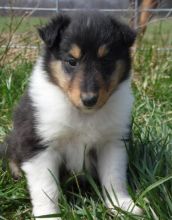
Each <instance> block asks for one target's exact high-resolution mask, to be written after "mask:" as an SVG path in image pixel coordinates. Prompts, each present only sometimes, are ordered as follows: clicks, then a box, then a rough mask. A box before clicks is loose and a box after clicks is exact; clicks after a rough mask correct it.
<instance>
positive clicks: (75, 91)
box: [68, 74, 82, 107]
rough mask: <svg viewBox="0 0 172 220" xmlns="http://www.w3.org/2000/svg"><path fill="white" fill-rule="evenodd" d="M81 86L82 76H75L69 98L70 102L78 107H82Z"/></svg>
mask: <svg viewBox="0 0 172 220" xmlns="http://www.w3.org/2000/svg"><path fill="white" fill-rule="evenodd" d="M80 84H81V76H80V75H79V74H78V75H76V76H75V78H74V80H73V81H72V83H71V85H70V88H69V90H68V96H69V98H70V100H71V101H72V102H73V104H74V105H76V106H77V107H81V105H82V103H81V98H80V97H81V91H80Z"/></svg>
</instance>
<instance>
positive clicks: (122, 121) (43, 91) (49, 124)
mask: <svg viewBox="0 0 172 220" xmlns="http://www.w3.org/2000/svg"><path fill="white" fill-rule="evenodd" d="M29 94H30V96H31V99H32V102H33V106H34V110H35V116H36V120H37V122H36V130H37V134H38V135H39V136H40V137H41V139H42V140H43V143H49V145H50V146H52V147H56V148H57V149H58V150H59V151H60V152H62V153H64V152H65V154H66V156H67V157H69V158H70V157H71V155H73V156H72V158H73V160H72V161H74V163H75V162H76V161H78V160H75V159H76V158H75V157H76V156H77V158H81V160H80V162H79V163H80V166H81V165H82V163H83V157H84V149H85V146H87V148H88V147H91V146H92V145H99V144H100V145H101V144H103V143H106V142H108V141H109V140H115V139H121V138H122V137H124V136H125V135H126V133H127V132H128V125H129V123H130V113H131V106H132V102H133V97H132V94H131V89H130V80H126V81H125V82H123V83H122V84H121V85H120V86H119V88H118V90H117V91H116V92H115V93H114V94H113V95H112V96H111V97H110V99H109V100H108V102H107V103H106V104H105V105H104V106H103V107H102V108H101V109H100V110H98V111H97V112H94V113H90V114H87V113H82V112H80V111H79V110H78V109H76V108H75V107H74V106H73V105H72V104H71V103H70V101H69V100H68V98H67V96H66V95H65V94H64V93H63V92H62V91H61V90H60V88H58V87H57V86H55V85H53V84H52V83H51V82H49V81H48V79H47V78H46V73H45V72H43V70H42V69H41V65H40V62H38V64H37V65H36V67H35V69H34V71H33V74H32V76H31V80H30V87H29ZM68 161H70V160H68ZM72 163H73V162H72ZM76 166H77V167H78V165H76Z"/></svg>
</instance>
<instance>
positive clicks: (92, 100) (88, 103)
mask: <svg viewBox="0 0 172 220" xmlns="http://www.w3.org/2000/svg"><path fill="white" fill-rule="evenodd" d="M81 100H82V103H83V105H84V106H85V107H87V108H91V107H94V106H95V105H96V103H97V100H98V94H96V93H82V94H81Z"/></svg>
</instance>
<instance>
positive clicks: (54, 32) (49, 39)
mask: <svg viewBox="0 0 172 220" xmlns="http://www.w3.org/2000/svg"><path fill="white" fill-rule="evenodd" d="M69 22H70V18H69V17H68V16H67V15H63V14H60V15H57V16H56V17H54V18H52V19H51V21H50V22H49V23H48V24H47V25H45V26H43V27H40V28H38V33H39V36H40V38H41V39H42V40H43V41H44V43H45V44H46V45H47V46H48V47H49V48H51V47H52V46H53V45H54V44H55V42H59V41H60V38H61V34H62V32H63V31H64V29H65V28H66V27H67V26H68V24H69Z"/></svg>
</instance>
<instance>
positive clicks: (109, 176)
mask: <svg viewBox="0 0 172 220" xmlns="http://www.w3.org/2000/svg"><path fill="white" fill-rule="evenodd" d="M126 169H127V153H126V149H125V145H124V143H123V142H122V141H116V142H114V143H108V144H106V146H104V147H102V148H100V150H99V151H98V173H99V177H100V181H101V184H102V187H103V191H104V197H105V202H106V205H107V207H108V208H113V205H112V203H111V201H110V200H109V199H108V196H107V194H108V195H109V196H110V198H111V200H112V202H113V204H114V205H116V206H119V207H120V208H122V209H124V210H126V211H131V212H133V213H135V214H139V213H140V212H141V209H140V208H138V207H137V206H135V205H134V203H133V201H132V199H131V197H130V196H129V194H128V192H127V178H126ZM116 197H117V199H116Z"/></svg>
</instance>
